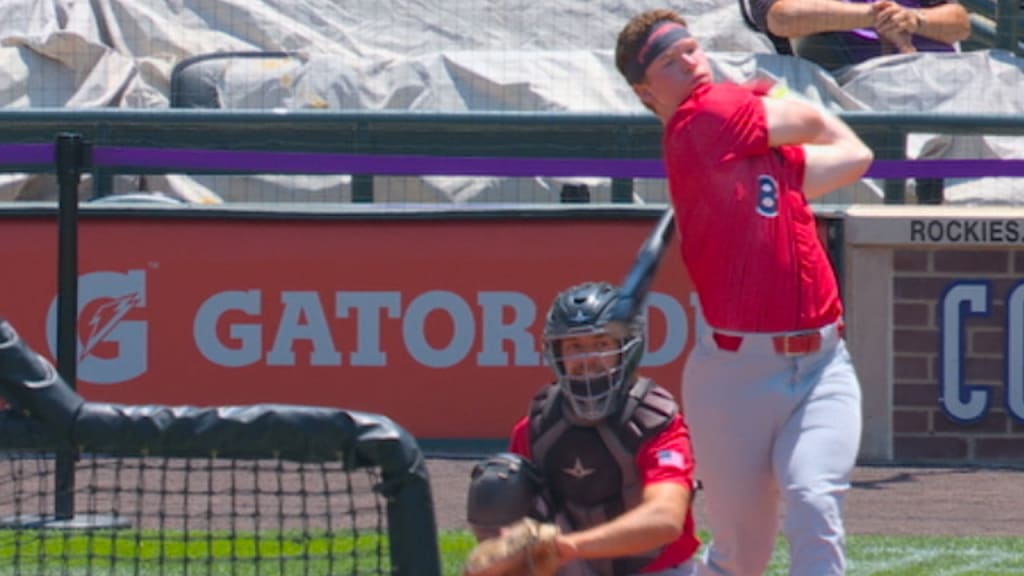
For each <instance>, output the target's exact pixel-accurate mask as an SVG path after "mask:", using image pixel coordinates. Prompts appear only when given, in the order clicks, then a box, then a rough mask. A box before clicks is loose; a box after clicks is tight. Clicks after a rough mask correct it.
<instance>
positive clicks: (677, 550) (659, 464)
mask: <svg viewBox="0 0 1024 576" xmlns="http://www.w3.org/2000/svg"><path fill="white" fill-rule="evenodd" d="M509 452H514V453H516V454H519V455H520V456H522V457H524V458H526V459H527V460H531V461H532V460H533V454H532V453H531V450H530V426H529V420H528V419H527V418H525V417H524V418H522V419H521V420H520V421H519V422H517V423H516V425H515V427H514V428H513V429H512V438H511V441H510V443H509ZM634 461H635V462H636V467H637V472H638V475H639V477H640V482H641V484H643V485H644V486H646V485H648V484H654V483H657V482H676V483H679V484H684V485H685V486H687V487H689V488H691V489H692V487H693V485H694V482H693V454H692V451H691V448H690V432H689V430H688V429H687V428H686V424H684V423H683V419H682V417H680V416H679V415H678V414H677V415H676V416H675V417H674V418H673V419H672V422H671V423H669V424H668V425H667V426H666V427H665V429H664V430H662V431H661V432H660V433H658V435H657V436H655V437H654V438H651V439H650V440H648V441H647V442H645V443H644V444H642V445H641V446H640V449H639V450H638V451H637V454H636V458H635V460H634ZM699 547H700V541H699V540H698V539H697V534H696V529H695V527H694V521H693V511H692V510H687V513H686V522H685V523H684V524H683V533H682V534H681V535H680V536H679V538H677V539H676V540H675V541H674V542H672V543H671V544H668V545H666V546H665V548H664V549H663V550H662V551H661V554H659V555H658V557H657V558H655V559H654V560H653V561H652V562H651V563H650V564H648V565H647V566H644V569H643V570H642V571H641V572H657V571H660V570H664V569H666V568H670V567H673V566H676V565H678V564H681V563H683V562H686V561H687V560H689V559H690V558H691V557H692V556H693V555H694V553H696V552H697V549H698V548H699Z"/></svg>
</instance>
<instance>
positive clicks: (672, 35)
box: [626, 20, 690, 84]
mask: <svg viewBox="0 0 1024 576" xmlns="http://www.w3.org/2000/svg"><path fill="white" fill-rule="evenodd" d="M689 37H690V31H689V30H687V29H686V26H683V25H682V24H679V23H678V22H673V21H671V20H662V21H661V22H658V23H657V24H655V25H654V26H652V27H651V32H650V34H648V35H647V41H646V42H644V45H643V47H641V48H640V51H639V52H637V54H636V60H634V61H632V62H629V63H628V65H627V66H626V80H628V81H629V83H630V84H639V83H641V82H643V80H644V74H646V73H647V67H648V66H650V65H651V62H654V60H655V59H656V58H657V57H658V56H661V53H662V52H664V51H665V50H668V48H669V47H670V46H672V45H673V44H675V43H676V42H678V41H680V40H682V39H684V38H689Z"/></svg>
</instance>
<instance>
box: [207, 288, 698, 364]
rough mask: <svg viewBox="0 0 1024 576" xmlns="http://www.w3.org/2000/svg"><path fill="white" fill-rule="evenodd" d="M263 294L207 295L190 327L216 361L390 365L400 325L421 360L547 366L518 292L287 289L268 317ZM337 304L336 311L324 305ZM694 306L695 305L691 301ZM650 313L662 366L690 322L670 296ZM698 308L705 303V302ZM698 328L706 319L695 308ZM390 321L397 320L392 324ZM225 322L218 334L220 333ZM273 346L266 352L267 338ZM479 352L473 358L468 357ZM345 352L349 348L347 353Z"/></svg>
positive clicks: (532, 314) (531, 310)
mask: <svg viewBox="0 0 1024 576" xmlns="http://www.w3.org/2000/svg"><path fill="white" fill-rule="evenodd" d="M265 297H266V298H274V297H275V296H273V295H269V294H268V295H265V294H264V293H263V292H262V291H260V290H255V289H254V290H229V291H225V292H220V293H217V294H214V295H212V296H210V297H209V298H207V299H206V301H205V302H203V303H202V304H201V305H200V306H199V309H198V311H197V312H196V316H195V319H194V321H193V325H192V331H193V337H194V338H195V343H196V347H197V348H198V349H199V352H200V353H201V354H202V355H203V356H204V357H205V358H206V359H208V360H209V361H211V362H213V363H215V364H218V365H220V366H225V367H229V368H240V367H244V366H251V365H254V364H257V363H259V362H261V361H262V362H265V363H266V364H267V365H269V366H295V365H297V364H307V363H308V365H311V366H342V365H344V364H345V362H346V361H348V362H349V364H350V365H352V366H369V367H384V366H387V365H388V361H389V357H390V354H394V353H395V352H396V351H395V350H387V349H386V346H385V344H384V341H385V339H384V337H383V335H384V333H385V331H386V330H387V331H389V333H390V334H392V336H393V335H394V334H395V331H396V330H400V333H401V338H402V346H403V348H404V352H406V353H407V354H408V356H409V357H411V358H412V359H413V360H414V361H416V362H417V363H419V364H421V365H423V366H428V367H431V368H447V367H450V366H454V365H456V364H459V363H461V362H465V361H466V360H467V359H471V360H472V361H475V362H476V364H477V365H479V366H488V367H490V366H497V367H503V366H516V367H535V366H540V365H542V363H543V360H542V358H541V354H540V350H539V348H540V346H541V343H540V338H539V337H538V335H537V333H536V332H537V331H538V330H539V329H540V328H541V327H542V326H543V317H538V310H537V306H536V304H535V303H534V301H533V300H532V299H531V298H530V297H529V296H527V295H526V294H523V293H521V292H514V291H481V292H478V293H477V294H476V301H475V302H473V303H472V304H470V303H469V302H467V301H466V299H464V298H463V297H462V296H460V295H459V294H456V293H454V292H449V291H443V290H435V291H430V292H425V293H422V294H419V295H417V296H415V297H414V298H413V299H412V300H411V301H410V302H409V303H408V304H407V305H406V306H404V309H403V297H402V294H401V293H400V292H398V291H365V292H354V291H340V292H336V293H335V294H334V298H333V302H331V301H330V300H329V299H328V298H324V297H321V294H320V293H319V292H316V291H283V292H281V293H280V295H279V296H277V298H279V299H280V302H281V304H282V308H281V314H280V316H279V317H278V318H270V317H268V316H266V315H265V314H264V313H263V310H264V306H263V304H264V302H263V298H265ZM328 302H330V304H333V307H334V310H333V311H332V310H328V309H326V308H325V306H324V303H328ZM694 302H695V304H696V301H694ZM648 307H649V310H650V311H654V310H657V311H658V312H660V313H661V314H662V315H663V316H664V319H665V326H666V331H665V338H664V341H663V342H661V343H660V345H659V346H658V348H657V349H652V348H650V342H648V350H647V353H646V355H645V357H644V362H643V365H644V366H663V365H665V364H669V363H671V362H674V361H676V360H677V359H678V358H679V356H680V355H681V354H682V352H683V350H685V348H686V343H687V339H688V337H689V331H690V329H689V327H690V325H691V320H690V319H689V318H688V317H687V314H686V311H685V310H684V309H683V307H682V305H681V304H680V303H679V302H678V301H677V300H675V299H674V298H672V297H671V296H668V295H666V294H662V293H657V292H655V293H652V294H651V295H650V297H649V300H648ZM698 310H699V308H698ZM435 315H442V316H443V317H445V318H444V320H446V321H448V322H450V325H451V327H452V330H451V334H450V336H449V337H448V339H447V341H446V342H437V341H434V340H428V338H427V333H426V326H427V325H428V323H430V324H433V322H435V321H439V320H441V319H439V318H436V316H435ZM349 318H354V320H355V322H354V326H352V329H354V330H355V334H354V335H351V336H350V335H348V334H342V333H340V332H338V331H337V330H338V327H337V326H334V325H332V322H331V321H332V320H334V319H349ZM697 318H698V320H697V325H696V328H697V329H698V330H699V329H700V328H701V326H702V325H703V323H702V321H701V319H700V314H699V312H698V314H697ZM388 320H392V321H394V322H388ZM218 326H220V330H219V331H218ZM268 342H269V343H270V349H269V351H267V352H266V354H264V349H265V348H264V347H265V345H266V343H268ZM298 342H308V343H309V345H310V348H311V352H310V353H309V357H308V358H301V357H297V356H298V355H297V354H296V350H295V346H296V343H298ZM474 346H476V347H478V348H477V349H476V354H474V355H473V356H470V354H471V353H472V352H473V351H474ZM343 351H344V352H347V353H348V354H349V357H348V358H347V359H346V358H345V356H344V354H343Z"/></svg>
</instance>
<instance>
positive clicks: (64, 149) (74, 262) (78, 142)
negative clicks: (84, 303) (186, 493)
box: [54, 132, 85, 520]
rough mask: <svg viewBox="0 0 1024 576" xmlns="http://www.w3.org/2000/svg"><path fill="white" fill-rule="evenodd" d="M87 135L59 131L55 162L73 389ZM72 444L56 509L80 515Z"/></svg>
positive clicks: (62, 516) (63, 336)
mask: <svg viewBox="0 0 1024 576" xmlns="http://www.w3.org/2000/svg"><path fill="white" fill-rule="evenodd" d="M84 148H85V147H84V144H83V142H82V135H81V134H78V133H73V132H62V133H59V134H57V137H56V143H55V146H54V164H55V168H56V172H57V189H58V197H57V366H56V367H57V372H58V373H60V375H61V377H62V378H63V379H64V381H65V382H67V384H68V386H70V387H71V389H72V390H74V389H76V387H77V386H76V383H77V378H78V185H79V183H80V182H81V180H82V167H83V162H84V159H85V154H84ZM76 460H77V455H76V454H75V452H74V450H73V449H72V448H67V449H61V450H59V451H58V452H57V454H56V461H55V470H54V515H55V517H56V519H57V520H69V519H71V518H74V516H75V461H76Z"/></svg>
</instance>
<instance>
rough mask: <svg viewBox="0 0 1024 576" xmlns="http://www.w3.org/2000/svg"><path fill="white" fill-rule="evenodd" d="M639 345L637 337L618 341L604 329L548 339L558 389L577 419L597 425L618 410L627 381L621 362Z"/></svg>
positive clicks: (625, 371)
mask: <svg viewBox="0 0 1024 576" xmlns="http://www.w3.org/2000/svg"><path fill="white" fill-rule="evenodd" d="M642 346H643V343H642V342H641V341H640V339H639V338H636V337H630V338H627V339H626V340H623V341H620V340H618V339H616V338H613V337H612V336H611V335H609V334H608V333H607V332H605V331H604V330H603V329H595V330H594V331H593V332H592V333H589V334H580V335H572V336H563V337H555V338H550V339H549V344H548V349H549V350H550V356H551V363H552V365H553V366H554V368H555V373H556V374H557V375H558V383H559V386H560V387H561V389H562V394H563V395H564V396H565V398H566V400H567V401H568V402H569V407H570V409H571V410H572V412H573V414H574V415H575V416H576V417H577V418H578V419H580V420H582V421H584V422H598V421H600V420H602V419H604V418H605V417H607V416H608V415H610V414H611V413H613V412H615V410H616V409H618V407H619V398H620V397H621V394H620V391H621V389H622V388H623V387H624V386H625V383H626V381H627V380H628V378H629V371H628V370H627V369H626V364H625V363H624V359H625V358H627V357H629V356H630V355H631V353H632V351H633V350H635V349H636V348H637V347H642Z"/></svg>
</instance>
